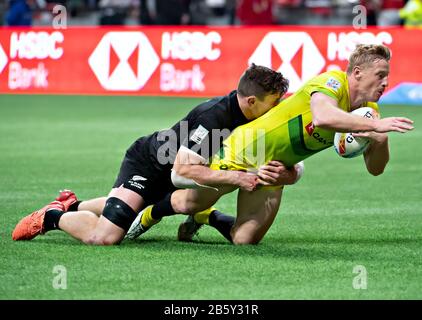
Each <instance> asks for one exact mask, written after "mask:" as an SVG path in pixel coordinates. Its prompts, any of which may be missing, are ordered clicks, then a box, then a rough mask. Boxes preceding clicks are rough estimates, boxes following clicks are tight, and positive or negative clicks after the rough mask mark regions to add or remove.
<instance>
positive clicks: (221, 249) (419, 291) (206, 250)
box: [0, 95, 422, 300]
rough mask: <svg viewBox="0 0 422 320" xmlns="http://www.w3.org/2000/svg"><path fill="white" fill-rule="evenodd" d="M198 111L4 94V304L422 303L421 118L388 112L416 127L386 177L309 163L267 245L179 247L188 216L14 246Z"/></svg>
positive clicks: (160, 101)
mask: <svg viewBox="0 0 422 320" xmlns="http://www.w3.org/2000/svg"><path fill="white" fill-rule="evenodd" d="M199 101H202V100H199V99H181V98H157V97H94V96H91V97H80V96H32V95H21V96H11V95H2V96H0V155H1V156H0V181H1V183H0V213H1V214H0V222H1V230H0V232H1V233H0V236H1V238H0V242H1V243H0V259H1V260H0V299H149V300H161V299H200V300H208V299H252V300H260V299H276V300H278V299H421V298H422V261H421V257H422V182H421V181H422V179H421V178H422V151H421V147H420V145H421V143H420V141H421V140H422V134H421V132H422V131H421V129H420V123H422V107H405V106H385V107H383V108H382V114H383V116H392V115H403V116H408V117H410V118H412V119H413V120H415V127H416V129H415V130H414V131H413V132H410V133H407V134H405V135H402V134H398V133H392V134H390V135H389V137H390V146H391V160H390V163H389V165H388V167H387V170H386V172H385V173H384V174H383V175H381V176H378V177H372V176H370V175H369V174H368V173H367V172H366V169H365V168H364V164H363V159H362V158H356V159H342V158H340V157H339V156H337V155H336V153H335V151H334V149H332V148H330V149H328V150H326V151H324V152H322V153H320V154H317V155H315V156H314V157H312V158H310V159H308V160H306V162H305V165H306V169H305V175H304V177H303V178H302V180H301V181H300V182H299V183H298V184H296V185H294V186H291V187H287V188H286V189H285V192H284V195H283V203H282V205H281V208H280V211H279V214H278V216H277V218H276V220H275V222H274V224H273V226H272V227H271V229H270V230H269V232H268V234H267V235H266V237H265V238H264V239H263V241H262V242H261V244H259V245H257V246H241V247H235V246H232V245H230V244H229V243H228V242H227V241H226V240H225V239H224V238H223V237H222V236H220V235H219V234H218V232H216V231H215V230H213V229H211V228H209V227H204V228H203V229H201V230H200V233H199V237H198V238H196V239H195V242H194V243H180V242H178V241H177V240H176V233H177V227H178V224H179V223H180V222H181V221H183V219H184V217H183V216H175V217H169V218H167V219H164V220H163V221H162V222H161V223H159V224H158V225H156V226H154V227H153V228H152V229H151V230H150V231H149V232H148V233H146V234H145V235H143V236H142V238H139V239H138V240H136V241H134V242H126V241H125V242H123V243H122V244H121V245H120V246H112V247H94V246H86V245H83V244H80V243H79V242H78V241H77V240H74V239H73V238H71V237H70V236H68V235H66V234H64V233H63V232H61V231H53V232H49V233H48V234H46V235H44V236H39V237H37V238H35V239H34V240H32V241H28V242H13V241H12V240H11V236H10V235H11V232H12V230H13V228H14V226H15V224H16V223H17V222H18V221H19V220H20V219H21V218H22V217H23V216H24V215H26V214H28V213H30V212H32V211H34V210H36V209H39V208H40V207H42V206H44V205H45V204H46V203H48V202H50V201H51V200H52V199H53V198H54V197H55V196H56V195H57V191H58V190H59V189H63V188H71V189H72V190H74V191H75V192H76V193H77V195H78V196H79V198H81V199H89V198H94V197H98V196H104V195H106V194H107V193H108V192H109V190H110V188H111V186H112V184H113V182H114V180H115V178H116V175H117V173H118V169H119V166H120V162H121V160H122V158H123V155H124V152H125V150H126V149H127V147H128V146H129V145H130V144H131V143H132V142H133V141H134V140H135V139H136V138H138V137H139V136H142V135H145V134H149V133H152V132H153V131H155V130H157V129H161V128H168V127H170V126H171V125H172V124H173V123H174V122H175V121H177V120H179V119H181V118H182V117H183V116H184V115H185V114H186V113H187V112H188V110H190V109H191V108H192V107H193V106H195V105H196V104H197V103H198V102H199ZM235 200H236V195H235V194H230V195H228V196H226V197H224V198H223V199H221V200H220V201H219V203H218V204H217V207H218V208H219V209H220V210H221V211H224V212H229V213H235ZM57 266H59V267H57ZM60 266H62V267H60ZM357 266H363V267H364V268H365V269H366V272H367V282H366V283H367V286H366V289H355V288H353V283H354V278H355V277H357V276H361V275H362V274H358V273H353V270H354V268H355V267H357ZM55 268H65V269H62V270H66V289H60V288H58V289H56V288H55V285H54V284H55V283H57V279H58V278H57V276H58V273H55V272H54V271H55V270H56V269H55ZM60 274H61V275H63V274H62V273H60ZM355 281H356V279H355ZM61 284H62V285H64V282H61ZM56 287H57V286H56Z"/></svg>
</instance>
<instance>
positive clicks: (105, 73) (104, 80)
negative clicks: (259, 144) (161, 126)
mask: <svg viewBox="0 0 422 320" xmlns="http://www.w3.org/2000/svg"><path fill="white" fill-rule="evenodd" d="M421 38H422V30H404V29H402V28H388V29H376V28H373V29H366V30H362V31H359V30H354V29H352V28H337V27H311V28H309V27H308V28H305V27H277V28H261V27H260V28H247V27H245V28H230V27H219V28H209V27H171V28H161V27H149V28H147V27H137V28H82V27H81V28H68V29H61V30H55V29H48V28H33V29H25V28H19V29H17V28H16V29H13V28H2V29H0V92H1V93H37V94H39V93H48V94H125V95H172V96H201V97H208V96H214V95H223V94H226V93H227V92H229V91H230V90H232V89H233V88H235V87H236V86H237V81H238V79H239V77H240V75H241V74H242V72H243V71H244V70H245V68H246V67H247V66H248V65H250V64H251V63H255V64H259V65H265V66H267V67H271V68H273V69H275V70H278V71H280V72H282V73H283V74H284V75H285V76H286V77H287V78H288V79H289V80H290V89H289V91H290V93H292V92H294V91H296V90H297V89H298V88H299V87H300V86H301V85H302V84H303V83H304V82H305V81H306V80H308V79H310V78H311V77H313V76H315V75H317V74H319V73H321V72H324V71H327V70H331V69H343V70H344V69H345V68H346V65H347V59H348V57H349V55H350V52H351V51H353V49H354V47H355V46H356V44H358V43H378V44H385V45H387V46H388V47H389V48H390V49H391V50H392V56H393V57H392V61H391V76H390V89H391V88H394V87H396V86H398V85H400V84H402V83H422V59H421V58H420V57H421V56H422V42H421V41H415V39H421Z"/></svg>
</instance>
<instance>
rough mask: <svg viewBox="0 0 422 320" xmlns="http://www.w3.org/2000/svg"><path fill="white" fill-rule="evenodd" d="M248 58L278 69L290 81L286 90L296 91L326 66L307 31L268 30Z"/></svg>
mask: <svg viewBox="0 0 422 320" xmlns="http://www.w3.org/2000/svg"><path fill="white" fill-rule="evenodd" d="M248 62H249V64H252V63H255V64H260V65H264V66H267V67H269V68H272V69H274V70H277V71H279V72H281V73H282V74H283V75H284V76H285V77H287V79H289V81H290V86H289V92H295V91H296V90H297V89H299V87H300V86H302V84H303V82H305V81H307V80H309V79H310V78H312V77H314V76H316V75H318V74H319V73H320V72H321V70H322V68H323V67H324V66H325V59H324V57H323V56H322V55H321V53H320V52H319V50H318V48H317V46H316V45H315V43H314V41H313V40H312V38H311V36H310V35H309V34H308V33H306V32H269V33H267V34H266V35H265V37H264V38H263V39H262V41H261V42H260V44H259V45H258V47H257V48H256V49H255V51H254V53H253V54H252V56H251V57H250V58H249V61H248Z"/></svg>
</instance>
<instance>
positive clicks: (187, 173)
mask: <svg viewBox="0 0 422 320" xmlns="http://www.w3.org/2000/svg"><path fill="white" fill-rule="evenodd" d="M175 170H176V173H177V174H178V175H180V176H182V177H184V178H186V179H191V180H193V181H195V182H196V183H198V184H201V185H206V186H218V185H233V186H238V185H239V179H240V177H239V172H238V171H224V170H212V169H210V168H209V167H207V166H203V165H179V166H177V167H176V168H175Z"/></svg>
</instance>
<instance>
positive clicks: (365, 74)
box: [359, 60, 390, 102]
mask: <svg viewBox="0 0 422 320" xmlns="http://www.w3.org/2000/svg"><path fill="white" fill-rule="evenodd" d="M389 73H390V65H389V63H388V62H387V61H385V60H376V61H375V62H373V63H372V64H371V65H370V66H366V67H365V68H362V69H361V78H360V81H359V88H360V91H361V93H362V95H363V96H364V98H365V99H364V100H365V101H370V102H377V101H378V100H379V98H381V96H382V94H383V93H384V90H385V89H386V88H387V86H388V75H389Z"/></svg>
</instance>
